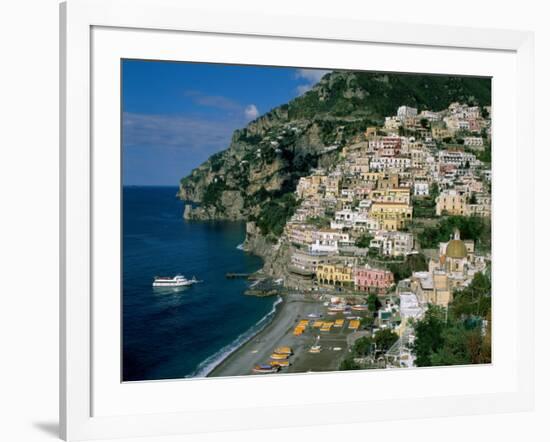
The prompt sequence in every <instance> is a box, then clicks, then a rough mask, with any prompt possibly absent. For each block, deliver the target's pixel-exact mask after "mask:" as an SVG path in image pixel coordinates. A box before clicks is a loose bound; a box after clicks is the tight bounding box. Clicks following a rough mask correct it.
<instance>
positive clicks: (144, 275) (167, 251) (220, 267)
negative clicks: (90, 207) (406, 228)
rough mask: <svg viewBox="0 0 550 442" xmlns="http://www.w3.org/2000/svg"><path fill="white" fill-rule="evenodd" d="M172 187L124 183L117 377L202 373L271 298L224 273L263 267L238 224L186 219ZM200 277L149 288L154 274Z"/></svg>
mask: <svg viewBox="0 0 550 442" xmlns="http://www.w3.org/2000/svg"><path fill="white" fill-rule="evenodd" d="M176 192H177V188H175V187H124V188H123V203H122V204H123V221H122V237H123V252H122V255H123V259H122V268H123V270H122V272H123V275H122V281H123V284H122V285H123V287H122V342H123V344H122V362H123V364H122V365H123V369H122V371H123V380H124V381H141V380H155V379H178V378H185V377H194V376H205V375H206V374H207V373H208V372H209V371H210V370H211V369H212V368H214V367H215V366H216V365H217V364H218V363H219V362H220V361H221V360H223V358H224V357H225V356H227V355H228V354H229V353H231V352H232V351H233V350H235V349H236V348H237V347H238V346H239V345H240V344H242V343H243V342H245V341H246V340H247V339H248V338H249V337H250V336H252V335H253V334H254V333H256V332H257V331H258V330H260V329H261V328H263V327H264V326H265V325H266V324H267V323H268V322H269V320H270V318H271V316H272V315H273V313H274V310H275V309H274V304H276V303H277V302H279V300H278V299H275V298H272V297H271V298H258V297H253V296H246V295H245V294H244V292H245V290H246V289H247V287H248V286H249V284H250V282H249V281H247V280H245V279H227V278H226V277H225V275H226V273H228V272H236V273H251V272H254V271H256V270H258V269H259V268H261V266H262V261H261V259H259V258H258V257H256V256H253V255H250V254H247V253H245V252H244V251H242V250H241V248H240V247H239V246H240V245H241V244H242V242H243V240H244V236H245V226H244V223H240V222H212V221H186V220H184V219H183V218H182V214H183V208H184V203H183V202H182V201H180V200H178V199H177V198H176ZM178 273H181V274H183V275H184V276H185V277H187V278H191V277H193V276H195V277H196V278H197V279H198V280H200V281H201V282H200V283H199V284H195V285H193V286H190V287H183V288H162V289H158V288H153V287H152V282H153V278H154V277H155V276H174V275H175V274H178Z"/></svg>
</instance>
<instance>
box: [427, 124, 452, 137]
mask: <svg viewBox="0 0 550 442" xmlns="http://www.w3.org/2000/svg"><path fill="white" fill-rule="evenodd" d="M452 136H453V134H452V132H451V131H450V130H449V129H447V128H446V127H437V126H435V127H434V126H432V137H434V138H435V139H436V140H441V139H443V138H449V137H452Z"/></svg>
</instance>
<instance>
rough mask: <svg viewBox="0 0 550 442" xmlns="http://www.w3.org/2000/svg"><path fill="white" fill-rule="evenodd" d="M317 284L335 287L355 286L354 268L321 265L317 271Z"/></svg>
mask: <svg viewBox="0 0 550 442" xmlns="http://www.w3.org/2000/svg"><path fill="white" fill-rule="evenodd" d="M315 274H316V277H317V282H318V283H319V284H327V285H334V286H344V285H351V284H353V268H352V267H350V266H346V265H338V264H320V265H317V268H316V271H315Z"/></svg>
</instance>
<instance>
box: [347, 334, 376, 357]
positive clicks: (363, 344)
mask: <svg viewBox="0 0 550 442" xmlns="http://www.w3.org/2000/svg"><path fill="white" fill-rule="evenodd" d="M373 347H374V340H373V339H372V338H370V337H366V336H365V337H362V338H359V339H357V341H355V343H354V344H353V348H352V353H353V354H354V355H355V356H357V357H364V356H368V355H370V354H371V353H372V350H373Z"/></svg>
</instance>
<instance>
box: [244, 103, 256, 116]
mask: <svg viewBox="0 0 550 442" xmlns="http://www.w3.org/2000/svg"><path fill="white" fill-rule="evenodd" d="M258 115H260V112H259V111H258V108H257V107H256V105H254V104H249V105H248V106H246V107H245V108H244V116H245V117H246V118H247V119H248V120H254V119H256V118H258Z"/></svg>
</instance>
